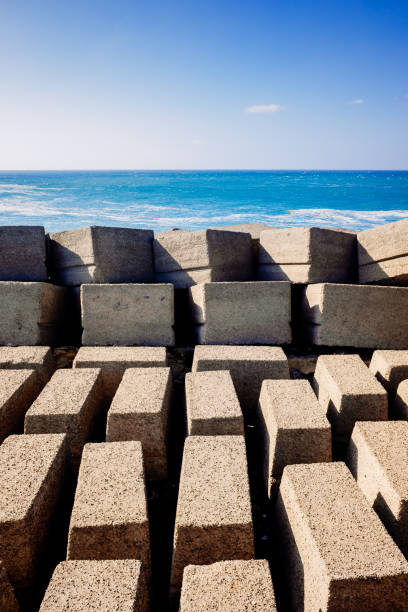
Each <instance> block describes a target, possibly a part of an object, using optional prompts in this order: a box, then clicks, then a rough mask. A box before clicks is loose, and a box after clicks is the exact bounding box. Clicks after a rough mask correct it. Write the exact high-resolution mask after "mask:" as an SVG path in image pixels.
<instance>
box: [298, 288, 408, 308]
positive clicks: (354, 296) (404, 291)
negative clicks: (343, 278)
mask: <svg viewBox="0 0 408 612" xmlns="http://www.w3.org/2000/svg"><path fill="white" fill-rule="evenodd" d="M305 294H306V297H307V298H308V300H309V302H310V304H311V305H314V304H316V305H320V306H322V305H323V300H324V301H325V303H327V301H328V300H330V301H333V304H337V305H338V304H339V302H338V300H344V301H349V302H354V304H352V305H353V306H354V307H355V306H356V303H358V300H362V303H363V304H364V305H366V304H368V305H370V304H374V303H376V301H377V300H385V303H386V300H387V298H388V299H392V298H394V296H395V297H396V296H404V295H406V296H407V297H408V287H384V286H381V285H351V284H346V283H315V284H311V285H308V286H307V287H306V290H305ZM340 306H341V307H342V308H343V307H344V306H343V304H340Z"/></svg>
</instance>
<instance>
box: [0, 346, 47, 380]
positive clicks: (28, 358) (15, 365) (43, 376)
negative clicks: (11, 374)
mask: <svg viewBox="0 0 408 612" xmlns="http://www.w3.org/2000/svg"><path fill="white" fill-rule="evenodd" d="M55 368H56V360H55V358H54V355H53V352H52V349H50V348H49V347H48V346H0V370H35V371H36V372H37V374H38V376H39V378H40V380H41V381H42V383H43V384H45V383H47V382H48V381H49V379H50V378H51V376H52V374H53V372H54V371H55Z"/></svg>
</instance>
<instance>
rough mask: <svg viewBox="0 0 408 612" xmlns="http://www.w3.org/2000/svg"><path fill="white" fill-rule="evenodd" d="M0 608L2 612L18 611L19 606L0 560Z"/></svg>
mask: <svg viewBox="0 0 408 612" xmlns="http://www.w3.org/2000/svg"><path fill="white" fill-rule="evenodd" d="M0 610H2V611H3V612H18V610H19V606H18V603H17V599H16V598H15V595H14V591H13V587H12V586H11V584H10V582H9V579H8V576H7V572H6V570H5V568H4V565H3V563H2V562H1V561H0Z"/></svg>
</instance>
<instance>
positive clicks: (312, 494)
mask: <svg viewBox="0 0 408 612" xmlns="http://www.w3.org/2000/svg"><path fill="white" fill-rule="evenodd" d="M281 495H282V497H283V500H284V503H285V505H287V507H288V508H290V513H291V514H292V513H293V514H296V515H298V516H299V518H300V517H301V526H300V527H299V529H301V530H302V531H303V536H304V537H305V538H306V540H307V542H308V547H309V550H310V551H311V554H315V553H312V551H313V550H315V549H316V548H317V550H318V553H319V556H320V557H321V559H322V561H323V563H324V564H325V566H326V568H327V572H328V574H329V575H330V577H331V578H332V579H338V580H342V579H345V580H350V579H353V578H354V579H356V578H360V577H362V576H364V577H367V576H372V577H378V578H380V577H384V576H389V575H395V574H402V573H403V574H407V573H408V562H407V561H406V560H405V558H404V556H403V554H402V553H401V552H400V550H399V549H398V548H397V546H396V545H395V544H394V542H393V540H392V539H391V537H390V536H389V535H388V533H387V532H386V530H385V527H384V526H383V525H382V523H381V521H380V519H379V518H378V516H377V514H376V513H375V511H374V510H373V509H372V508H371V507H370V505H369V503H368V502H367V500H366V498H365V497H364V495H363V493H362V492H361V491H360V489H359V487H358V485H357V483H356V481H355V480H354V478H353V476H352V475H351V473H350V472H349V470H348V469H347V467H346V465H345V464H344V463H341V462H334V463H314V464H304V465H290V466H287V467H285V469H284V471H283V476H282V482H281Z"/></svg>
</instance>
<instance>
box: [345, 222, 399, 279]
mask: <svg viewBox="0 0 408 612" xmlns="http://www.w3.org/2000/svg"><path fill="white" fill-rule="evenodd" d="M357 242H358V261H359V282H360V283H376V284H389V285H399V284H402V285H406V284H407V283H408V219H402V220H401V221H395V222H394V223H387V225H380V226H378V227H373V228H370V229H368V230H364V231H363V232H359V233H358V234H357Z"/></svg>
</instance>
